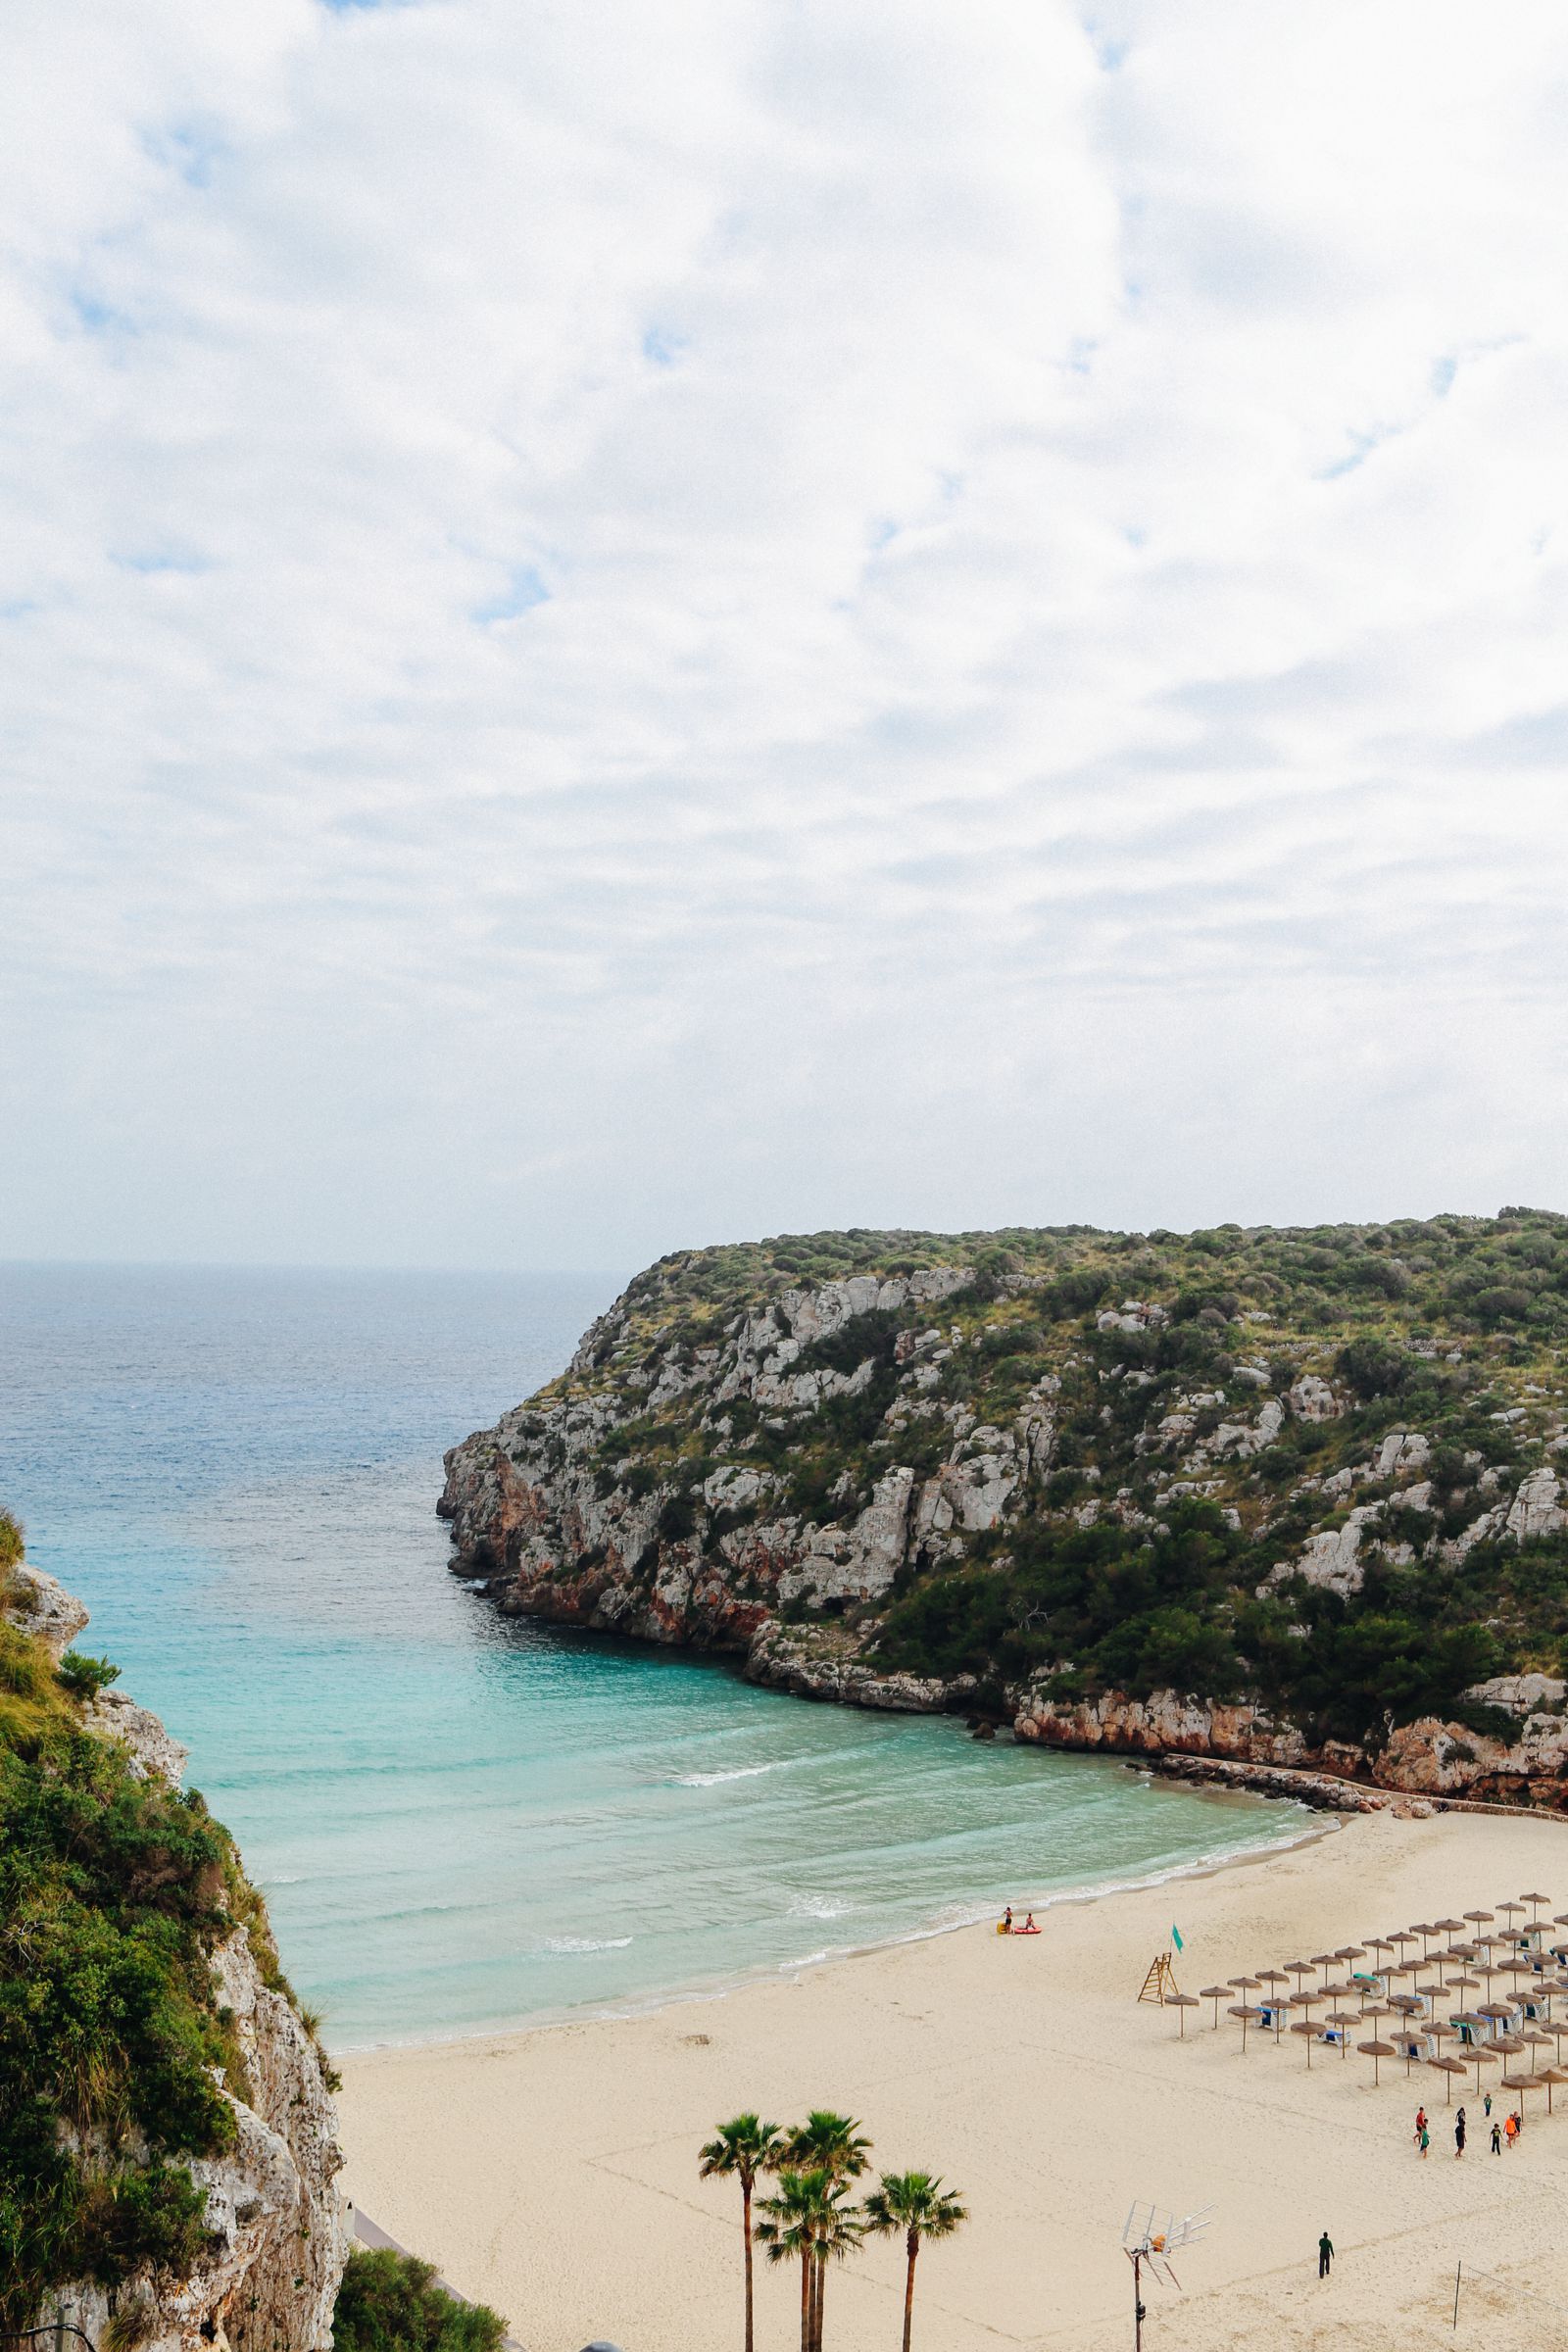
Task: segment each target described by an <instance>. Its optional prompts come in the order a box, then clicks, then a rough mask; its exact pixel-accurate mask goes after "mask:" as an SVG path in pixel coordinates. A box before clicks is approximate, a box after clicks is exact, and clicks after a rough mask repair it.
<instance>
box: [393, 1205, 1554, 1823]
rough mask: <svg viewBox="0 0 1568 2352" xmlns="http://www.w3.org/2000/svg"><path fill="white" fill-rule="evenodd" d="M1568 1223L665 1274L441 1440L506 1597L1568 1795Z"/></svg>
mask: <svg viewBox="0 0 1568 2352" xmlns="http://www.w3.org/2000/svg"><path fill="white" fill-rule="evenodd" d="M1565 1348H1568V1218H1564V1217H1561V1216H1557V1215H1554V1214H1549V1213H1546V1212H1543V1211H1535V1210H1527V1209H1505V1210H1503V1211H1502V1212H1501V1214H1500V1215H1499V1216H1497V1217H1495V1218H1477V1217H1460V1216H1446V1217H1438V1218H1433V1219H1429V1220H1426V1221H1421V1222H1418V1221H1415V1220H1412V1219H1399V1220H1396V1221H1394V1222H1392V1223H1390V1224H1388V1225H1376V1226H1325V1227H1315V1228H1311V1229H1302V1228H1291V1229H1273V1228H1266V1227H1265V1228H1247V1229H1243V1228H1241V1227H1239V1226H1234V1225H1227V1226H1220V1227H1217V1228H1215V1229H1214V1230H1213V1231H1210V1232H1201V1233H1193V1234H1186V1235H1181V1234H1175V1233H1167V1232H1156V1233H1150V1234H1122V1233H1102V1232H1097V1231H1095V1230H1093V1229H1090V1228H1087V1227H1081V1226H1074V1227H1063V1228H1053V1229H1049V1230H1040V1231H1036V1230H1017V1231H1008V1232H1004V1233H996V1234H960V1235H952V1236H944V1235H935V1234H917V1233H870V1232H861V1231H854V1232H850V1233H843V1234H817V1235H811V1236H806V1237H800V1236H794V1237H785V1238H783V1239H780V1240H776V1241H772V1242H764V1243H759V1244H755V1245H746V1246H738V1247H731V1248H721V1249H713V1250H692V1251H683V1252H679V1253H677V1254H675V1255H673V1256H670V1257H666V1258H663V1259H661V1260H660V1262H659V1263H658V1264H657V1265H655V1266H652V1267H650V1268H649V1269H648V1271H647V1272H645V1273H643V1274H640V1275H638V1276H637V1278H636V1280H635V1281H633V1282H632V1283H631V1284H630V1285H629V1286H628V1288H627V1290H626V1291H625V1292H624V1294H623V1295H622V1296H621V1298H619V1299H617V1300H616V1301H615V1303H614V1304H613V1306H612V1307H611V1308H610V1310H609V1312H608V1313H606V1314H605V1315H603V1316H602V1317H601V1318H600V1319H599V1321H598V1322H597V1323H595V1324H594V1325H593V1327H592V1329H591V1330H590V1331H589V1332H588V1333H587V1335H586V1336H585V1338H584V1339H583V1341H582V1343H581V1345H580V1346H579V1348H578V1349H577V1352H576V1354H575V1355H574V1356H573V1358H572V1360H571V1364H570V1366H569V1367H568V1369H567V1370H566V1372H565V1373H564V1374H563V1376H562V1377H561V1378H560V1379H559V1380H557V1381H554V1382H552V1383H551V1384H550V1385H549V1386H548V1387H547V1388H545V1389H543V1390H541V1391H540V1392H539V1394H538V1395H537V1396H536V1397H533V1398H532V1399H530V1400H529V1402H528V1403H526V1404H524V1405H521V1406H519V1407H517V1408H516V1410H515V1411H513V1412H510V1413H507V1414H505V1415H504V1416H503V1418H502V1419H501V1421H500V1422H498V1424H497V1425H496V1427H495V1428H494V1429H490V1430H483V1431H480V1432H479V1433H477V1434H476V1435H475V1436H473V1437H470V1438H468V1439H467V1440H466V1442H465V1443H464V1444H463V1445H461V1446H455V1447H454V1448H453V1450H452V1451H451V1452H450V1453H449V1454H448V1455H447V1462H446V1466H447V1483H446V1490H445V1493H444V1495H443V1496H442V1499H441V1503H440V1506H439V1507H440V1509H441V1511H442V1513H443V1515H444V1516H446V1517H447V1518H449V1519H450V1520H451V1521H452V1528H453V1541H454V1546H455V1550H454V1566H455V1567H456V1568H457V1569H458V1570H459V1572H460V1573H463V1574H465V1575H469V1576H473V1577H478V1578H482V1579H484V1580H485V1582H486V1587H487V1590H488V1591H490V1592H491V1593H493V1594H494V1595H495V1597H496V1598H497V1599H498V1601H499V1602H500V1604H501V1606H502V1607H503V1608H504V1609H507V1610H511V1611H514V1612H516V1613H519V1614H524V1615H528V1616H534V1617H540V1618H544V1619H547V1620H550V1621H552V1622H554V1623H557V1624H562V1625H572V1626H580V1627H584V1628H590V1629H594V1630H598V1631H604V1632H613V1633H615V1634H620V1635H626V1636H633V1637H637V1638H640V1639H643V1640H649V1641H655V1642H677V1643H688V1644H692V1645H694V1646H697V1647H701V1648H708V1649H718V1650H731V1651H744V1652H745V1653H746V1655H747V1661H748V1671H749V1672H750V1673H752V1674H753V1675H754V1676H756V1677H758V1678H759V1679H761V1680H765V1681H769V1682H773V1683H777V1684H780V1685H782V1686H783V1687H786V1688H790V1689H793V1690H796V1691H801V1692H803V1693H805V1694H809V1695H813V1696H821V1697H834V1698H840V1699H846V1700H850V1701H853V1702H856V1703H859V1704H865V1705H874V1706H895V1707H931V1708H937V1707H943V1706H955V1707H959V1708H962V1709H964V1710H966V1711H969V1712H973V1713H976V1714H979V1715H982V1716H985V1715H991V1716H995V1717H998V1718H1008V1719H1011V1720H1012V1721H1013V1724H1014V1728H1015V1730H1016V1732H1017V1734H1018V1735H1019V1736H1020V1737H1021V1738H1024V1739H1028V1740H1040V1741H1043V1742H1046V1743H1048V1744H1053V1745H1058V1746H1064V1747H1103V1748H1105V1749H1109V1750H1116V1751H1123V1752H1141V1753H1149V1754H1156V1753H1170V1752H1178V1753H1180V1752H1187V1753H1191V1754H1195V1755H1199V1754H1202V1755H1218V1756H1223V1757H1232V1758H1236V1759H1238V1760H1241V1761H1245V1762H1249V1763H1259V1764H1286V1765H1301V1764H1306V1765H1325V1766H1327V1767H1328V1768H1329V1769H1330V1770H1332V1771H1335V1772H1339V1773H1348V1774H1351V1775H1353V1776H1356V1777H1359V1778H1361V1779H1371V1780H1376V1781H1377V1782H1379V1783H1381V1784H1383V1785H1385V1786H1387V1787H1390V1788H1396V1789H1412V1790H1423V1791H1428V1792H1437V1793H1444V1794H1450V1795H1451V1794H1469V1795H1479V1796H1483V1797H1494V1798H1497V1797H1501V1798H1509V1799H1517V1798H1520V1797H1524V1798H1526V1799H1528V1800H1530V1801H1536V1802H1544V1803H1549V1804H1551V1805H1554V1806H1559V1807H1565V1808H1568V1683H1565V1681H1564V1679H1563V1669H1564V1667H1565V1665H1568V1465H1565V1464H1564V1460H1563V1456H1564V1452H1565V1449H1568V1417H1565V1416H1568V1381H1565V1376H1564V1362H1563V1358H1564V1350H1565Z"/></svg>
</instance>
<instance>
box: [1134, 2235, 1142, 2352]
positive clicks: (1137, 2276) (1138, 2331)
mask: <svg viewBox="0 0 1568 2352" xmlns="http://www.w3.org/2000/svg"><path fill="white" fill-rule="evenodd" d="M1143 2263H1144V2257H1143V2253H1142V2250H1140V2251H1139V2252H1138V2253H1136V2254H1135V2255H1134V2256H1133V2352H1144V2273H1143Z"/></svg>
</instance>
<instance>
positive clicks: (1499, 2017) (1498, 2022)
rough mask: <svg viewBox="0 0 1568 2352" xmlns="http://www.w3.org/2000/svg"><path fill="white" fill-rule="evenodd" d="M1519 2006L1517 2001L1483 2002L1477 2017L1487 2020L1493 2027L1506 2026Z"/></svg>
mask: <svg viewBox="0 0 1568 2352" xmlns="http://www.w3.org/2000/svg"><path fill="white" fill-rule="evenodd" d="M1518 2006H1519V2004H1518V2002H1517V2001H1483V2002H1482V2004H1481V2006H1480V2008H1479V2009H1478V2010H1477V2011H1476V2015H1477V2017H1484V2018H1486V2019H1487V2020H1488V2021H1489V2023H1491V2024H1492V2025H1495V2026H1504V2025H1506V2024H1507V2022H1508V2020H1509V2019H1510V2018H1511V2017H1512V2015H1513V2013H1514V2011H1515V2010H1516V2009H1517V2008H1518Z"/></svg>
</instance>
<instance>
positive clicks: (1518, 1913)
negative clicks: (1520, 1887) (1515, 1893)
mask: <svg viewBox="0 0 1568 2352" xmlns="http://www.w3.org/2000/svg"><path fill="white" fill-rule="evenodd" d="M1524 1911H1525V1907H1524V1905H1523V1903H1499V1904H1498V1905H1497V1917H1498V1918H1499V1919H1501V1920H1505V1921H1506V1922H1507V1923H1508V1929H1509V1933H1510V1935H1511V1934H1512V1933H1513V1922H1514V1921H1515V1920H1516V1919H1523V1917H1524Z"/></svg>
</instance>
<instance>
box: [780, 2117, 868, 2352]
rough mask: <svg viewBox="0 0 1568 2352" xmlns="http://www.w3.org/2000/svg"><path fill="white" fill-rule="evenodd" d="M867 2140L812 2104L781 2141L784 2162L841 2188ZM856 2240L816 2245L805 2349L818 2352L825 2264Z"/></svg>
mask: <svg viewBox="0 0 1568 2352" xmlns="http://www.w3.org/2000/svg"><path fill="white" fill-rule="evenodd" d="M870 2151H871V2142H870V2141H869V2140H868V2139H862V2138H861V2137H860V2127H859V2125H858V2123H856V2122H855V2120H854V2118H853V2117H851V2116H848V2115H835V2114H834V2112H833V2110H832V2109H831V2108H830V2107H813V2108H812V2109H811V2112H810V2114H809V2116H808V2117H807V2119H806V2121H805V2123H804V2124H797V2125H796V2126H795V2129H794V2130H793V2131H791V2132H790V2133H789V2135H788V2137H787V2138H786V2140H785V2143H784V2162H785V2164H786V2165H789V2166H791V2167H794V2168H798V2169H800V2170H803V2171H820V2172H824V2173H826V2174H827V2176H828V2179H829V2180H830V2181H832V2182H834V2183H836V2184H837V2185H838V2186H840V2187H842V2186H843V2184H844V2183H845V2182H846V2181H848V2180H858V2178H859V2176H860V2175H861V2173H863V2172H864V2171H865V2170H866V2167H867V2162H868V2159H869V2156H870ZM856 2243H858V2232H857V2234H856V2236H855V2237H853V2238H845V2239H844V2240H843V2241H842V2242H835V2243H834V2244H833V2245H832V2246H831V2247H829V2246H827V2245H825V2244H823V2245H821V2246H819V2248H818V2251H817V2253H816V2256H815V2258H814V2261H813V2263H812V2266H811V2285H810V2295H809V2302H810V2328H809V2338H810V2340H809V2344H808V2347H807V2352H819V2347H820V2345H821V2341H822V2298H823V2294H824V2291H825V2289H826V2286H827V2266H828V2262H829V2259H830V2258H831V2259H832V2260H833V2261H835V2262H842V2261H843V2259H844V2257H845V2255H846V2254H847V2253H849V2251H850V2248H851V2245H852V2244H856Z"/></svg>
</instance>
